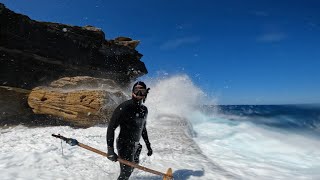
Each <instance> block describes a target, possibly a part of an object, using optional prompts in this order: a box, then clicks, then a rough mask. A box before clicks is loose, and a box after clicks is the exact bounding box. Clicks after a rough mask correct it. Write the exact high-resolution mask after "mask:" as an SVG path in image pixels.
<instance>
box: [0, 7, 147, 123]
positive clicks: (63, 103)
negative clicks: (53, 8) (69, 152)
mask: <svg viewBox="0 0 320 180" xmlns="http://www.w3.org/2000/svg"><path fill="white" fill-rule="evenodd" d="M0 23H1V24H0V86H1V85H2V87H0V113H1V114H0V125H6V124H8V125H11V124H21V123H22V124H26V125H36V126H37V125H61V124H67V125H74V126H81V127H88V126H92V125H96V124H101V123H105V122H106V121H108V120H109V119H110V116H111V114H112V111H113V109H114V108H115V107H116V106H117V105H118V104H119V103H120V102H122V101H123V100H125V99H126V98H127V97H126V96H125V94H124V93H123V92H122V90H121V88H124V87H127V85H129V84H130V82H132V81H133V80H135V79H136V78H137V77H139V76H142V75H144V74H146V73H147V69H146V67H145V65H144V63H143V62H142V61H141V60H140V59H141V57H142V54H140V53H139V52H138V51H137V50H135V48H136V47H137V45H138V44H139V42H140V41H137V40H132V39H131V38H127V37H118V38H115V39H109V40H106V39H105V34H104V32H103V31H102V30H101V29H100V28H96V27H93V26H84V27H79V26H71V25H66V24H60V23H51V22H39V21H35V20H31V19H30V18H29V17H27V16H25V15H21V14H17V13H15V12H13V11H11V10H9V9H7V8H6V7H5V6H4V5H3V4H1V3H0ZM75 76H82V77H75ZM71 77H73V78H71ZM57 79H58V80H57Z"/></svg>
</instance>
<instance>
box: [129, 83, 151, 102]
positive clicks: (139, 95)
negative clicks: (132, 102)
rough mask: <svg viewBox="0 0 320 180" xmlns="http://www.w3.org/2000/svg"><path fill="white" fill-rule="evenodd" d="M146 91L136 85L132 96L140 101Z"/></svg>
mask: <svg viewBox="0 0 320 180" xmlns="http://www.w3.org/2000/svg"><path fill="white" fill-rule="evenodd" d="M147 93H148V92H147V90H146V89H145V88H144V87H143V86H141V85H137V86H135V87H134V88H133V92H132V96H133V97H134V98H135V99H137V100H142V99H144V98H145V97H146V96H147Z"/></svg>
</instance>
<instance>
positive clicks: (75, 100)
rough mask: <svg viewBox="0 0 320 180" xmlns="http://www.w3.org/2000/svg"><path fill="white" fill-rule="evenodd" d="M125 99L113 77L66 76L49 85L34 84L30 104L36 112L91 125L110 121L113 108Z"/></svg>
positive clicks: (79, 124)
mask: <svg viewBox="0 0 320 180" xmlns="http://www.w3.org/2000/svg"><path fill="white" fill-rule="evenodd" d="M88 81H90V82H91V84H90V83H88ZM88 84H89V86H88ZM126 99H127V96H126V95H125V94H124V93H123V92H122V91H121V88H120V87H118V86H117V85H115V83H114V82H113V81H112V80H107V79H95V78H92V77H73V78H71V77H65V78H62V79H59V80H57V81H54V82H52V84H51V86H50V87H37V88H34V89H33V90H32V91H31V92H30V94H29V97H28V104H29V106H30V107H31V108H32V111H33V112H34V113H36V114H46V115H52V116H55V117H59V118H60V119H61V120H62V121H67V122H69V123H71V124H73V125H74V126H78V127H90V126H93V125H97V124H105V123H107V122H108V121H109V120H110V118H111V115H112V112H113V110H114V109H115V108H116V107H117V106H118V105H119V104H120V103H121V102H122V101H125V100H126Z"/></svg>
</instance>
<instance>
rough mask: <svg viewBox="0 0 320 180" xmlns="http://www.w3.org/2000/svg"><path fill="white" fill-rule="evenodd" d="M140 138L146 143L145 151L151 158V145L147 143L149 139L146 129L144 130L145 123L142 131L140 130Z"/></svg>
mask: <svg viewBox="0 0 320 180" xmlns="http://www.w3.org/2000/svg"><path fill="white" fill-rule="evenodd" d="M142 138H143V140H144V142H145V143H146V146H147V149H148V154H147V155H148V156H151V155H152V153H153V151H152V148H151V143H150V141H149V137H148V131H147V128H146V123H144V127H143V130H142Z"/></svg>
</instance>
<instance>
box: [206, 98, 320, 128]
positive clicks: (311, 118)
mask: <svg viewBox="0 0 320 180" xmlns="http://www.w3.org/2000/svg"><path fill="white" fill-rule="evenodd" d="M203 109H204V111H205V112H207V113H210V112H213V109H215V110H216V112H218V113H219V114H224V115H229V116H230V117H233V118H234V119H233V120H243V121H251V122H252V123H255V124H257V125H264V126H270V127H275V128H281V129H292V130H311V131H320V104H307V105H218V106H205V107H204V108H203ZM231 120H232V118H231Z"/></svg>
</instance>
